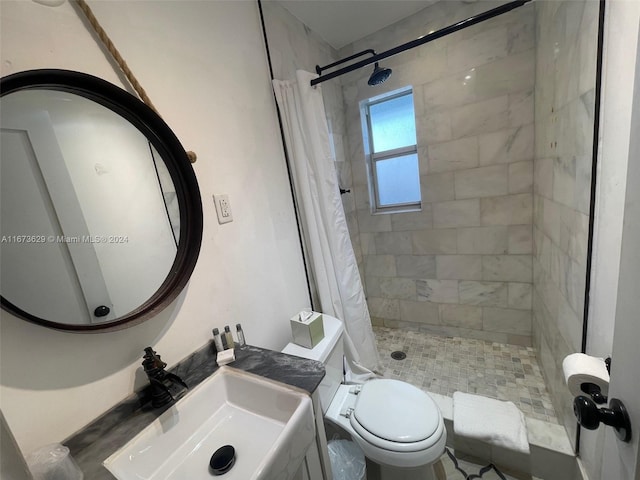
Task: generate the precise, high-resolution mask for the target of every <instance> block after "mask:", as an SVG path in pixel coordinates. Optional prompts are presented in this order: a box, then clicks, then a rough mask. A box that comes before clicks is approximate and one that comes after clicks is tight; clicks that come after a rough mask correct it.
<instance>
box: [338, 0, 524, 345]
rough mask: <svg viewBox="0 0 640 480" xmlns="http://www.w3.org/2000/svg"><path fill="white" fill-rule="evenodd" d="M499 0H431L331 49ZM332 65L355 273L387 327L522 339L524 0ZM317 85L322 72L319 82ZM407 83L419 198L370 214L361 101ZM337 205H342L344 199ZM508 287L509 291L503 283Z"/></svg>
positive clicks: (397, 38) (418, 29) (413, 31)
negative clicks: (370, 56)
mask: <svg viewBox="0 0 640 480" xmlns="http://www.w3.org/2000/svg"><path fill="white" fill-rule="evenodd" d="M495 5H497V3H496V2H477V3H471V2H459V1H450V2H437V3H436V4H434V5H431V6H429V7H427V8H425V9H424V10H422V11H420V12H418V13H416V14H414V15H412V16H411V17H410V18H407V19H405V20H402V21H400V22H398V23H396V24H394V25H392V26H390V27H387V28H384V29H382V30H380V31H378V32H377V33H374V34H372V35H370V36H368V37H366V38H364V39H363V40H360V41H358V42H356V43H355V44H352V45H349V46H347V47H344V48H342V49H341V50H340V51H339V52H338V53H339V56H340V57H341V58H344V57H346V56H348V55H350V54H352V53H355V52H359V51H361V50H364V49H366V48H375V49H376V50H377V51H383V50H386V49H389V48H392V47H394V46H396V45H399V44H401V43H404V42H406V41H407V40H410V39H412V38H417V37H418V36H420V35H423V34H424V33H425V32H428V31H431V30H436V29H439V28H443V27H445V26H448V25H450V24H452V23H454V22H455V21H459V20H462V19H464V18H467V17H469V16H471V15H474V14H477V13H480V12H483V11H486V10H488V9H489V8H492V6H495ZM383 64H384V66H388V67H390V68H392V69H393V75H392V76H391V77H390V78H389V80H388V81H387V82H385V83H383V84H382V85H379V86H377V87H375V88H371V87H369V86H368V85H367V84H366V80H367V78H368V75H369V74H370V71H369V69H366V68H365V69H362V70H360V71H358V72H352V73H350V74H348V75H345V76H343V77H341V79H340V82H341V84H342V92H343V98H344V104H345V106H344V109H345V119H346V132H347V136H346V142H345V143H344V145H345V151H346V155H347V161H348V162H349V163H350V164H351V181H352V185H353V188H352V193H353V195H354V197H355V208H356V212H357V213H356V220H357V224H356V225H351V224H350V225H349V228H350V229H352V228H357V229H358V231H357V234H355V235H354V232H353V231H352V238H354V239H355V238H356V237H357V238H358V239H359V240H360V242H361V244H360V251H361V253H362V256H363V262H362V266H363V268H362V269H361V274H362V276H363V277H364V283H365V288H366V293H367V298H368V300H367V301H368V304H369V309H370V313H371V316H372V320H373V322H374V323H375V324H376V325H382V326H387V327H398V326H410V327H412V328H415V329H418V328H426V327H429V328H430V329H431V331H437V332H439V333H445V334H452V335H460V336H469V337H472V338H482V339H495V340H497V341H501V342H513V343H517V344H524V345H530V344H531V333H532V330H531V299H530V296H531V294H530V292H531V290H532V288H531V285H532V282H533V268H532V260H531V255H532V251H533V231H532V218H533V178H534V168H533V158H534V124H533V122H534V112H533V105H534V97H533V91H534V88H535V83H534V81H535V10H534V8H533V6H532V5H527V6H524V7H522V8H518V9H516V10H514V11H512V12H510V13H509V14H506V15H502V16H500V17H496V18H494V19H491V20H489V21H487V22H483V23H482V24H479V25H476V26H473V27H471V28H468V29H465V30H462V31H460V32H456V33H454V34H452V35H449V36H446V37H444V38H441V39H438V40H436V41H434V42H432V43H430V44H428V45H424V46H422V47H419V48H416V49H413V50H411V51H408V52H405V53H403V54H401V55H397V56H395V57H391V58H388V59H386V60H385V61H384V62H383ZM327 83H328V82H327ZM407 85H411V86H412V88H413V94H414V104H415V113H416V129H417V139H418V157H419V168H420V176H421V191H422V210H421V211H420V212H406V213H395V214H377V215H372V214H371V213H370V210H371V209H370V199H369V189H368V186H367V169H366V162H365V156H364V147H363V140H362V128H361V119H360V110H359V102H361V101H362V100H365V99H367V98H370V97H372V96H376V95H380V94H382V93H385V92H389V91H393V90H396V89H398V88H401V87H405V86H407ZM345 208H346V207H345ZM510 291H511V296H510V295H509V292H510Z"/></svg>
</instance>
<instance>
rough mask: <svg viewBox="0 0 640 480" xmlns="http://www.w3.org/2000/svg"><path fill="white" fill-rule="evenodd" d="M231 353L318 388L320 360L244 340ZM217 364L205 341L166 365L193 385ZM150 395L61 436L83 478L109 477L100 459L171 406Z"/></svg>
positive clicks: (247, 367) (246, 364)
mask: <svg viewBox="0 0 640 480" xmlns="http://www.w3.org/2000/svg"><path fill="white" fill-rule="evenodd" d="M235 354H236V360H235V361H234V362H232V363H230V364H229V365H228V366H229V367H233V368H237V369H239V370H244V371H246V372H250V373H254V374H256V375H261V376H263V377H266V378H269V379H271V380H276V381H279V382H282V383H286V384H288V385H291V386H294V387H298V388H301V389H303V390H306V391H307V392H309V393H310V394H311V393H313V392H314V391H315V390H316V388H318V385H320V381H321V380H322V379H323V378H324V375H325V370H324V365H323V364H322V363H320V362H317V361H315V360H307V359H304V358H300V357H294V356H291V355H286V354H284V353H280V352H275V351H273V350H267V349H264V348H260V347H254V346H250V345H245V346H243V347H239V348H236V350H235ZM218 368H219V367H218V365H217V363H216V361H215V352H214V351H213V350H212V347H210V346H206V347H204V348H202V349H200V350H198V351H197V352H195V353H193V354H192V355H190V356H189V357H187V358H186V359H185V360H183V361H182V362H180V363H179V364H177V365H175V366H174V367H173V368H172V369H170V370H169V371H170V372H171V373H174V374H176V375H178V376H179V377H181V378H182V379H183V380H184V381H185V382H186V383H187V385H188V386H189V388H190V389H193V388H194V387H195V386H196V385H198V384H199V383H200V382H202V381H203V380H205V379H206V378H207V377H209V376H210V375H211V374H212V373H214V372H215V371H216V370H217V369H218ZM149 398H150V397H149V391H148V389H145V390H143V391H142V392H138V393H135V394H133V395H130V396H129V397H127V398H126V399H124V400H123V401H122V402H120V403H119V404H117V405H115V406H114V407H113V408H112V409H111V410H109V411H108V412H106V413H104V414H103V415H102V416H100V417H98V418H97V419H96V420H94V421H93V422H91V423H90V424H89V425H87V426H86V427H84V428H83V429H82V430H80V431H79V432H76V433H75V434H74V435H72V436H71V437H69V438H67V439H66V440H64V441H63V442H62V443H63V444H64V445H66V446H67V447H69V449H70V450H71V455H72V457H73V458H74V460H75V461H76V463H78V465H79V466H80V469H81V470H82V471H83V473H84V478H85V480H113V479H114V478H115V477H113V475H111V473H110V472H109V471H108V470H107V469H106V468H105V467H103V466H102V462H103V461H104V460H105V459H107V458H108V457H109V456H111V455H112V454H113V453H114V452H115V451H116V450H118V449H119V448H120V447H122V446H123V445H124V444H125V443H127V442H128V441H129V440H131V439H132V438H133V437H135V436H136V435H137V434H138V433H139V432H140V431H142V430H143V429H144V428H145V427H146V426H147V425H149V424H150V423H152V422H153V421H154V420H155V419H156V418H158V417H159V416H160V415H161V414H162V413H163V412H164V411H166V410H167V409H168V408H170V406H171V405H167V406H165V407H161V408H152V407H151V405H150V403H149V402H148V400H149Z"/></svg>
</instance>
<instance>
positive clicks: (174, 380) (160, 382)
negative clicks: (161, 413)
mask: <svg viewBox="0 0 640 480" xmlns="http://www.w3.org/2000/svg"><path fill="white" fill-rule="evenodd" d="M144 352H145V353H144V357H143V360H142V366H143V367H144V371H145V373H146V374H147V377H149V383H150V384H151V405H152V406H153V407H154V408H157V407H162V406H164V405H167V404H169V403H171V402H173V401H175V400H178V399H179V398H180V397H182V396H183V395H184V394H185V393H187V390H188V388H189V387H187V384H186V383H184V381H183V380H182V379H181V378H180V377H179V376H177V375H175V374H173V373H169V372H165V370H164V369H165V367H166V366H167V364H166V363H164V362H163V361H162V360H161V359H160V355H158V354H156V352H154V351H153V348H151V347H147V348H145V349H144Z"/></svg>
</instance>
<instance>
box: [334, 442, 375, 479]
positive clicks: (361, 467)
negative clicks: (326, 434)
mask: <svg viewBox="0 0 640 480" xmlns="http://www.w3.org/2000/svg"><path fill="white" fill-rule="evenodd" d="M328 448H329V460H330V461H331V471H332V472H333V480H365V479H366V464H365V460H364V453H362V450H361V449H360V447H359V446H358V445H356V444H355V443H354V442H352V441H350V440H331V441H329V444H328Z"/></svg>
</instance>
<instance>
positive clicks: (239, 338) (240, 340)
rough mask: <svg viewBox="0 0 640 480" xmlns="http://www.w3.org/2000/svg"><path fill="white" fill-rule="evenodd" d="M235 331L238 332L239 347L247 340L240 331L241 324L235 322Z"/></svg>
mask: <svg viewBox="0 0 640 480" xmlns="http://www.w3.org/2000/svg"><path fill="white" fill-rule="evenodd" d="M236 333H237V334H238V345H239V346H241V347H242V346H244V345H246V344H247V342H246V341H245V339H244V332H243V331H242V325H240V324H239V323H236Z"/></svg>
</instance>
